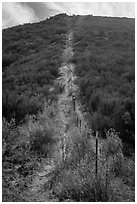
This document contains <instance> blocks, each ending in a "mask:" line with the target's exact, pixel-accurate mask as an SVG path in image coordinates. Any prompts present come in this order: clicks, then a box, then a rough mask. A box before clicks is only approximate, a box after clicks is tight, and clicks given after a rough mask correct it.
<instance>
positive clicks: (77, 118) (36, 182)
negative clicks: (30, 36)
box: [25, 32, 95, 202]
mask: <svg viewBox="0 0 137 204" xmlns="http://www.w3.org/2000/svg"><path fill="white" fill-rule="evenodd" d="M72 41H73V33H72V32H69V34H68V35H67V36H66V47H65V50H64V53H63V56H62V59H63V63H62V66H61V67H60V68H59V74H60V76H59V77H58V79H57V81H56V83H58V84H59V85H60V86H62V87H63V91H62V93H61V94H59V96H58V115H57V121H59V124H60V125H59V131H60V134H61V139H60V144H59V145H58V147H59V148H60V151H59V152H60V156H59V159H63V157H64V156H65V155H64V154H65V152H64V151H65V150H64V149H63V150H62V148H61V146H62V143H63V146H65V143H66V139H67V137H68V134H70V132H69V130H70V128H72V126H77V128H78V129H80V130H79V131H80V132H81V131H82V130H84V129H85V128H86V127H87V123H86V122H85V120H84V116H83V114H82V112H81V111H80V103H79V102H78V101H77V100H76V99H77V94H78V86H77V85H76V83H75V80H76V76H75V74H74V64H73V63H71V61H70V60H71V58H72V56H73V48H72ZM74 109H75V110H74ZM94 146H95V145H94ZM56 161H57V160H56ZM54 162H55V160H54V159H51V160H50V161H49V163H47V161H46V159H45V161H43V162H42V163H41V167H40V168H39V171H36V172H35V173H34V175H35V176H34V178H33V180H32V182H31V184H30V185H29V188H28V191H27V192H26V194H25V200H26V202H27V201H29V202H48V201H56V200H55V199H53V198H51V197H50V192H49V191H47V190H45V188H44V186H45V185H46V183H48V181H49V180H50V178H51V175H52V172H53V171H54V168H55V165H54ZM58 162H59V161H58Z"/></svg>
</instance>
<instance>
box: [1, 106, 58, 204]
mask: <svg viewBox="0 0 137 204" xmlns="http://www.w3.org/2000/svg"><path fill="white" fill-rule="evenodd" d="M53 115H55V105H51V106H49V105H46V107H45V109H44V111H43V113H39V114H38V115H37V116H35V115H34V116H33V115H32V116H28V117H27V118H26V122H25V123H24V124H22V125H18V126H16V124H15V120H14V119H12V120H11V121H10V122H7V121H6V120H5V119H3V130H2V135H3V137H2V143H3V144H2V147H3V148H2V159H3V201H4V202H9V201H11V202H16V201H20V202H25V201H26V200H25V199H26V198H25V197H24V191H25V190H27V188H28V186H29V183H30V182H31V180H32V178H33V177H34V175H35V172H36V171H38V169H39V165H40V163H41V161H42V159H43V158H48V157H49V155H50V156H51V155H52V152H51V150H52V149H53V146H54V145H55V144H56V142H57V137H55V136H56V134H57V133H56V128H55V126H54V129H53V124H55V122H54V120H55V118H54V117H53Z"/></svg>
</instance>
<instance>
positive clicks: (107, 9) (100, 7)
mask: <svg viewBox="0 0 137 204" xmlns="http://www.w3.org/2000/svg"><path fill="white" fill-rule="evenodd" d="M2 13H3V18H2V20H3V28H6V27H11V26H14V25H18V24H23V23H33V22H36V21H40V20H45V19H46V18H48V17H50V16H53V15H56V14H58V13H66V14H68V15H73V14H75V15H88V14H91V15H94V16H113V17H131V18H135V3H134V2H23V3H19V2H10V3H7V2H5V3H3V4H2Z"/></svg>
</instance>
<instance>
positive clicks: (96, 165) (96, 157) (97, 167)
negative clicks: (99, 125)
mask: <svg viewBox="0 0 137 204" xmlns="http://www.w3.org/2000/svg"><path fill="white" fill-rule="evenodd" d="M96 201H98V131H96Z"/></svg>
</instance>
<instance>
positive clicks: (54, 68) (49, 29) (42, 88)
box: [2, 14, 68, 123]
mask: <svg viewBox="0 0 137 204" xmlns="http://www.w3.org/2000/svg"><path fill="white" fill-rule="evenodd" d="M67 29H68V26H67V16H66V15H65V14H62V15H57V16H56V17H54V18H53V17H52V18H50V19H47V20H46V21H42V22H40V23H35V24H25V25H23V26H16V27H13V28H8V29H4V30H3V33H2V34H3V41H2V42H3V47H2V53H3V57H2V65H3V78H2V79H3V81H2V83H3V87H2V88H3V102H2V113H3V117H4V118H6V119H7V120H8V121H10V120H11V118H15V121H16V122H17V123H19V122H21V121H22V120H23V119H24V117H25V116H26V115H27V114H28V115H29V114H32V115H33V114H37V112H38V111H39V110H42V109H43V104H44V100H43V99H46V100H47V101H48V100H50V101H54V100H56V95H57V93H59V88H58V87H57V86H56V87H54V84H53V81H54V80H55V79H56V78H57V76H58V74H59V73H58V68H59V67H60V65H61V62H62V60H61V56H62V50H63V48H64V46H65V39H66V32H67ZM51 88H54V89H53V91H52V92H51V91H50V89H51Z"/></svg>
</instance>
